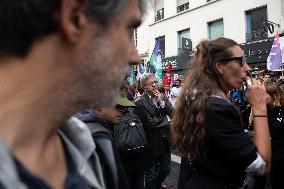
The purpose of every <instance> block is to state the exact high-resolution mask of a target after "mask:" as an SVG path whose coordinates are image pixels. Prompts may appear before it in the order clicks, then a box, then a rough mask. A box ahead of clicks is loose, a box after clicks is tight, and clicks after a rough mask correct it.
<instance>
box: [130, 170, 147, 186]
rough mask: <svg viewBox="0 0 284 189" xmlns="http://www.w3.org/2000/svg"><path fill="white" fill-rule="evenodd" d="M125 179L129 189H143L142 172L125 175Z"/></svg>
mask: <svg viewBox="0 0 284 189" xmlns="http://www.w3.org/2000/svg"><path fill="white" fill-rule="evenodd" d="M127 179H128V183H129V186H130V189H145V187H144V173H143V172H141V173H136V174H131V175H127Z"/></svg>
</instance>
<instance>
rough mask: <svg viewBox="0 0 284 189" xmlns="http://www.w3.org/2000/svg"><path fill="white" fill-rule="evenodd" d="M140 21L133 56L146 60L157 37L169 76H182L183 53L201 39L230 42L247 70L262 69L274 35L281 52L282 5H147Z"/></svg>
mask: <svg viewBox="0 0 284 189" xmlns="http://www.w3.org/2000/svg"><path fill="white" fill-rule="evenodd" d="M144 21H145V22H144V23H143V25H142V26H141V27H140V28H138V29H137V49H138V52H139V53H140V54H141V55H142V56H143V57H144V59H145V61H147V58H149V57H150V56H151V54H152V50H153V49H154V46H155V42H156V40H157V38H160V41H161V49H162V55H163V60H164V61H163V66H164V69H166V67H167V64H168V63H173V74H180V75H183V74H184V72H185V70H186V68H187V67H188V53H189V52H190V51H191V50H192V49H194V47H195V46H196V45H197V44H198V42H199V41H201V40H203V39H215V38H218V37H227V38H231V39H233V40H235V41H236V42H238V43H239V44H241V46H242V48H243V49H244V51H245V54H246V56H247V62H248V63H249V64H250V65H251V66H252V67H259V66H260V67H265V65H266V59H267V56H268V54H269V52H270V48H271V45H272V41H273V36H274V35H275V32H277V31H278V32H279V33H280V36H281V38H280V41H281V48H282V52H284V49H283V45H284V37H283V35H284V0H249V1H248V0H152V1H149V6H148V8H147V14H146V17H145V18H144ZM185 61H186V62H185Z"/></svg>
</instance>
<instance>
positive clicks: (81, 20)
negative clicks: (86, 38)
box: [59, 0, 87, 43]
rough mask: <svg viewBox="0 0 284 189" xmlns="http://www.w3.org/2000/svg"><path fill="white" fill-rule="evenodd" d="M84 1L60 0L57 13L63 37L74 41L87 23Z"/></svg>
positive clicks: (78, 37)
mask: <svg viewBox="0 0 284 189" xmlns="http://www.w3.org/2000/svg"><path fill="white" fill-rule="evenodd" d="M84 9H85V1H80V0H62V4H61V9H60V13H59V23H60V25H61V29H62V31H63V33H64V35H65V37H66V38H67V39H68V40H69V41H70V42H71V43H76V42H77V41H78V40H79V39H80V37H81V35H82V34H83V31H84V29H85V28H86V25H87V17H86V15H85V12H84Z"/></svg>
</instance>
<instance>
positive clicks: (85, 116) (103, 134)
mask: <svg viewBox="0 0 284 189" xmlns="http://www.w3.org/2000/svg"><path fill="white" fill-rule="evenodd" d="M128 108H134V113H135V114H138V113H137V110H136V105H135V104H134V103H133V102H132V101H130V100H128V99H127V96H126V94H125V93H124V92H121V97H120V98H119V100H118V102H117V104H116V106H115V107H110V108H98V109H95V110H86V111H81V113H78V114H76V115H77V116H78V118H79V119H80V120H81V121H83V122H85V123H87V125H88V126H89V129H90V131H91V133H93V138H94V140H96V141H97V140H100V141H102V140H104V141H111V142H112V148H113V153H114V156H115V159H116V160H115V161H116V165H117V168H118V175H119V183H120V185H119V188H126V189H127V188H130V189H132V188H133V189H134V188H135V189H143V188H144V171H145V169H147V168H148V167H150V158H149V157H148V153H145V154H144V155H143V156H135V157H126V156H123V155H122V154H119V152H118V149H117V148H116V146H115V144H114V127H115V126H117V125H118V124H119V122H120V120H121V118H122V116H123V113H124V112H125V111H127V109H128ZM142 114H143V112H142ZM142 122H144V123H145V120H142ZM143 125H144V124H143ZM100 126H102V127H103V128H105V129H106V130H103V129H100V130H99V131H98V127H100ZM144 130H145V129H144ZM145 132H146V131H145ZM146 133H147V132H146ZM100 150H104V149H100ZM104 175H107V173H106V174H104ZM106 183H108V184H109V187H108V188H112V183H109V182H107V181H106Z"/></svg>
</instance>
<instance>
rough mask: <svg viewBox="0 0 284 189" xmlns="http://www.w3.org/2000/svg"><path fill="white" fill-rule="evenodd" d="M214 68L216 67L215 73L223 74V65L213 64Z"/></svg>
mask: <svg viewBox="0 0 284 189" xmlns="http://www.w3.org/2000/svg"><path fill="white" fill-rule="evenodd" d="M215 66H216V69H217V71H218V72H219V73H220V74H221V75H222V74H223V72H224V64H221V63H218V62H217V63H216V64H215Z"/></svg>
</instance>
